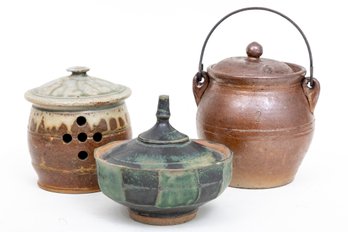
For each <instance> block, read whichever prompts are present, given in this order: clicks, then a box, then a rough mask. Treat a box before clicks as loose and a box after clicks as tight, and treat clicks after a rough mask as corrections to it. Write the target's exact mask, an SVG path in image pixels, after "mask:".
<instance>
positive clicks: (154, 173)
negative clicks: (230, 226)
mask: <svg viewBox="0 0 348 232" xmlns="http://www.w3.org/2000/svg"><path fill="white" fill-rule="evenodd" d="M193 143H197V144H199V145H201V146H204V147H206V148H208V149H214V150H216V151H218V152H219V153H221V155H222V157H221V161H220V162H216V163H211V159H212V158H211V157H212V156H210V155H208V154H207V155H206V157H207V158H204V157H201V158H199V159H200V160H201V161H202V162H201V163H197V162H195V160H197V159H198V157H199V156H200V154H198V153H197V154H194V153H192V154H190V155H188V156H186V155H184V156H183V154H181V153H180V152H178V153H177V154H176V156H174V155H172V154H171V155H170V156H169V157H168V158H165V157H162V158H161V159H159V160H158V159H157V158H158V157H159V156H158V153H156V152H154V153H153V154H147V155H140V154H139V155H134V156H128V155H127V156H124V157H123V154H119V155H117V156H114V157H113V160H115V161H116V160H117V162H120V163H119V164H115V163H110V162H108V161H107V160H106V155H107V152H108V151H109V150H110V149H112V148H113V147H117V146H120V145H122V142H121V141H119V142H114V143H111V144H107V145H105V146H102V147H100V148H98V149H96V151H95V157H96V160H97V170H98V182H99V185H100V188H101V191H102V192H103V193H104V194H105V195H107V196H108V197H110V198H111V199H113V200H114V201H116V202H118V203H120V204H123V205H125V206H127V207H128V208H129V209H130V216H131V217H132V218H133V219H134V220H137V221H141V222H143V223H147V224H156V225H169V224H178V223H183V222H186V221H189V220H191V219H192V218H193V217H195V215H196V211H197V208H198V207H199V206H200V205H202V204H204V203H206V202H208V201H210V200H213V199H215V198H216V197H217V196H218V195H220V194H221V193H222V192H223V190H224V189H225V188H226V187H227V186H228V184H229V182H230V180H231V168H232V156H231V153H230V151H229V149H228V148H227V147H225V146H223V145H220V144H215V143H209V142H206V141H202V140H197V141H193ZM128 146H132V144H130V145H128ZM163 146H164V147H165V149H168V150H167V151H171V150H172V151H174V150H176V149H178V148H173V149H171V148H170V146H171V145H163ZM172 146H173V145H172ZM175 146H177V145H174V147H175ZM193 147H198V146H197V145H193ZM158 149H161V148H157V150H158ZM198 149H199V148H198ZM197 151H198V150H197ZM156 157H157V158H156ZM178 157H181V158H180V162H177V163H176V162H175V159H178ZM192 157H196V158H192ZM121 160H127V162H124V161H121ZM204 160H205V161H204ZM168 161H171V162H172V163H171V164H170V163H168Z"/></svg>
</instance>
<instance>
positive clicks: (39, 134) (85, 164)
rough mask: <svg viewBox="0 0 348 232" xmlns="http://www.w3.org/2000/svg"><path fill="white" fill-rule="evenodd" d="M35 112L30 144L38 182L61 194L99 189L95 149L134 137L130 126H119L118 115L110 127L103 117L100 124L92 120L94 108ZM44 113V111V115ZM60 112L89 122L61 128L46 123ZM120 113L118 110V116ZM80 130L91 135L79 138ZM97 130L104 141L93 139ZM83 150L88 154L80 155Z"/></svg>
mask: <svg viewBox="0 0 348 232" xmlns="http://www.w3.org/2000/svg"><path fill="white" fill-rule="evenodd" d="M32 111H33V112H32V115H31V119H30V123H29V126H28V144H29V150H30V154H31V158H32V165H33V167H34V169H35V170H36V172H37V174H38V177H39V180H38V185H39V186H40V187H41V188H43V189H45V190H49V191H53V192H61V193H88V192H96V191H99V186H98V182H97V174H96V163H95V159H94V156H93V152H94V149H95V148H97V147H99V146H102V145H105V144H107V143H110V142H112V141H115V140H125V139H130V138H131V128H130V125H129V124H127V125H123V127H120V126H119V127H117V125H116V121H117V120H116V119H115V118H112V119H110V124H109V127H110V128H109V129H108V124H107V123H106V120H107V119H103V118H100V119H99V123H98V125H95V124H93V123H91V122H89V119H88V118H89V117H91V111H78V112H61V113H59V112H52V113H47V112H45V110H40V109H36V108H33V110H32ZM104 111H105V110H104ZM106 111H110V113H109V112H106V113H105V114H111V115H112V112H114V111H115V110H112V109H109V110H106ZM41 113H44V116H42V115H41ZM57 114H58V115H59V114H62V115H64V117H70V118H76V119H77V118H78V117H79V116H81V115H82V116H84V117H85V118H86V123H85V124H83V125H78V124H77V122H76V121H74V122H73V124H72V125H71V126H67V125H65V124H64V123H63V122H62V123H61V125H60V126H59V127H58V128H56V127H47V125H45V122H46V124H47V123H50V121H55V120H57V118H56V116H57ZM97 114H98V113H97ZM118 116H119V114H118V113H117V114H116V115H115V117H118ZM40 117H41V122H40V124H39V125H37V123H35V119H36V120H38V119H37V118H40ZM124 117H125V118H127V117H128V116H124ZM58 124H59V122H58ZM80 133H85V134H86V135H87V138H84V137H83V136H82V137H80V138H79V134H80ZM96 133H101V135H102V137H101V139H100V141H98V140H99V139H98V138H96V137H95V138H93V136H94V135H95V134H96ZM66 134H68V135H70V136H71V141H70V142H65V141H64V139H63V136H64V135H66ZM84 139H86V140H85V141H84ZM80 152H86V153H82V155H81V154H80V155H79V153H80Z"/></svg>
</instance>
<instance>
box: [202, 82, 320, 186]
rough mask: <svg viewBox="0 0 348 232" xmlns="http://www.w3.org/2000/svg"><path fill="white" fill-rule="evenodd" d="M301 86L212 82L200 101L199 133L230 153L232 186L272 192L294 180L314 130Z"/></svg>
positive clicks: (309, 109)
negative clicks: (230, 151) (269, 189)
mask: <svg viewBox="0 0 348 232" xmlns="http://www.w3.org/2000/svg"><path fill="white" fill-rule="evenodd" d="M304 81H305V80H304V76H298V77H295V78H292V79H291V80H290V81H283V82H282V81H278V82H276V83H271V82H270V83H267V81H265V80H262V82H260V83H257V82H256V83H253V84H245V83H243V84H238V83H237V82H233V83H227V82H225V81H221V80H216V79H215V78H211V77H210V83H209V84H208V86H207V87H206V90H205V91H204V94H203V95H202V97H201V99H200V101H199V102H198V111H197V131H198V136H199V137H200V138H204V139H207V140H211V141H216V142H219V143H222V144H225V145H227V146H228V147H229V148H230V149H231V150H232V151H233V152H234V160H233V179H232V181H231V184H230V186H233V187H240V188H270V187H276V186H281V185H285V184H287V183H289V182H291V181H292V180H293V178H294V176H295V174H296V172H297V169H298V167H299V165H300V164H301V161H302V159H303V157H304V155H305V153H306V151H307V150H308V147H309V144H310V142H311V140H312V136H313V130H314V116H313V113H312V111H311V107H310V104H309V100H310V99H309V98H308V97H307V96H306V94H305V91H304V90H303V88H307V86H305V85H304V84H303V82H304ZM304 86H305V87H304ZM318 87H319V86H318ZM317 94H319V91H317Z"/></svg>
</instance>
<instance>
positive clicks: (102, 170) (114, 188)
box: [97, 160, 125, 203]
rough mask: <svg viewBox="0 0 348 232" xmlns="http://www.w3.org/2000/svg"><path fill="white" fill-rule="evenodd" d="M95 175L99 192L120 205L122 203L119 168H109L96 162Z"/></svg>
mask: <svg viewBox="0 0 348 232" xmlns="http://www.w3.org/2000/svg"><path fill="white" fill-rule="evenodd" d="M97 174H98V183H99V187H100V190H101V191H102V192H103V193H104V194H105V195H107V196H108V197H110V198H111V199H113V200H115V201H117V202H120V203H121V202H124V201H125V196H124V192H123V186H122V183H123V181H122V171H121V168H120V167H117V166H110V165H109V164H108V163H106V162H104V161H101V160H99V162H97Z"/></svg>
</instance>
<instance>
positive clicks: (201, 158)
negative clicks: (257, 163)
mask: <svg viewBox="0 0 348 232" xmlns="http://www.w3.org/2000/svg"><path fill="white" fill-rule="evenodd" d="M156 116H157V122H156V124H155V126H153V127H152V128H151V129H150V130H148V131H146V132H144V133H141V134H140V135H139V136H138V138H136V139H132V140H129V141H127V142H124V143H122V144H120V145H118V146H116V147H113V148H111V149H110V150H109V151H107V152H106V153H105V154H103V155H102V157H101V159H103V160H105V161H106V162H108V163H112V164H117V165H122V166H127V167H131V168H147V169H156V168H170V169H182V168H193V167H201V166H207V165H212V164H216V163H217V162H220V161H222V160H225V159H226V155H224V154H222V153H220V152H218V151H215V150H213V149H212V148H209V147H207V146H203V145H202V144H201V143H199V142H195V141H194V140H190V139H189V138H188V136H187V135H185V134H182V133H180V132H179V131H177V130H176V129H174V128H173V127H172V126H171V125H170V123H169V117H170V112H169V97H168V96H166V95H162V96H160V97H159V102H158V109H157V114H156ZM220 146H221V145H220Z"/></svg>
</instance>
